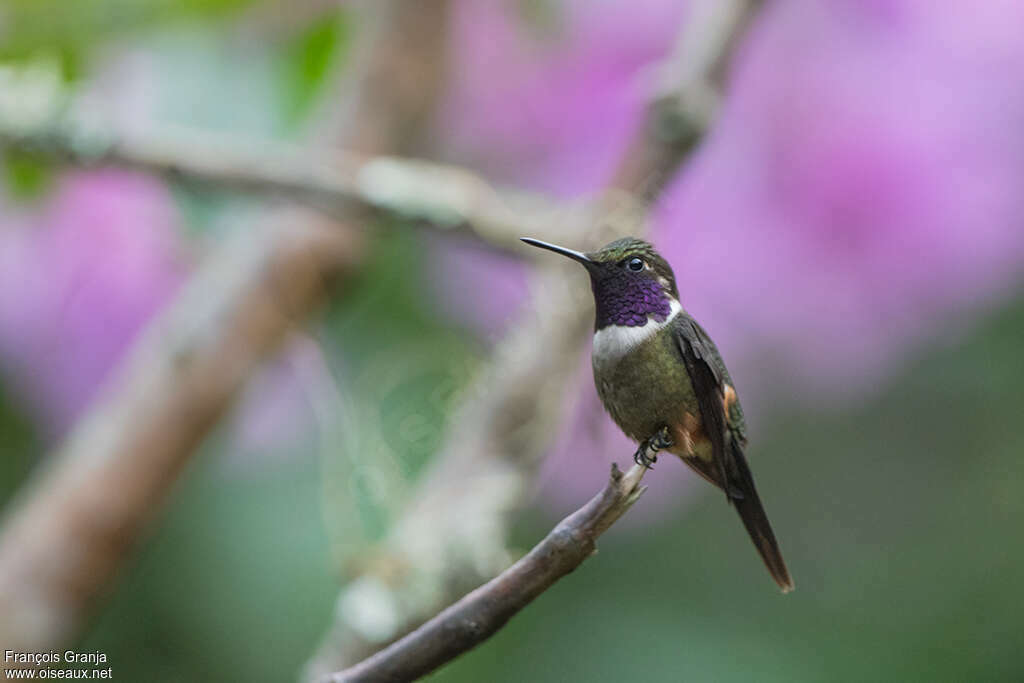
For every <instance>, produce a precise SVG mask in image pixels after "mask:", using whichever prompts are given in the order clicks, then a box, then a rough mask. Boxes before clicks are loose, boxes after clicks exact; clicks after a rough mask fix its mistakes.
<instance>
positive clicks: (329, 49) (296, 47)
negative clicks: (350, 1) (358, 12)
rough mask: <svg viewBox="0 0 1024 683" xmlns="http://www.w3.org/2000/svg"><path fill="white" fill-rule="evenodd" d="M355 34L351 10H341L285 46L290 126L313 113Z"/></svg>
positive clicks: (285, 87)
mask: <svg viewBox="0 0 1024 683" xmlns="http://www.w3.org/2000/svg"><path fill="white" fill-rule="evenodd" d="M351 34H352V22H351V19H350V17H349V14H348V12H346V11H344V10H343V9H338V10H336V11H334V12H330V13H328V14H326V15H325V16H323V17H321V18H319V19H317V21H315V22H314V23H313V24H312V25H311V26H309V27H308V28H307V29H306V30H305V31H304V32H302V33H301V34H300V35H299V36H297V37H296V38H294V39H293V40H292V41H291V42H290V43H289V45H288V46H287V47H286V48H285V51H284V59H283V62H282V72H283V73H282V80H283V83H284V89H285V96H284V103H283V104H284V108H285V111H284V117H285V121H286V123H287V124H288V125H290V126H293V127H294V126H295V125H297V124H299V123H301V122H302V120H303V119H304V118H305V117H306V116H307V115H308V114H309V113H310V111H311V109H312V108H313V105H314V104H315V103H316V101H317V98H318V96H319V95H320V93H321V92H322V91H323V88H324V85H325V84H326V83H327V82H329V80H330V79H329V78H328V77H329V76H330V75H332V74H333V73H335V71H336V70H337V67H338V65H339V62H340V61H341V58H342V56H343V55H344V53H345V52H346V50H347V48H348V47H349V43H350V42H351Z"/></svg>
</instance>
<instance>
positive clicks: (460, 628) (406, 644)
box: [323, 464, 646, 683]
mask: <svg viewBox="0 0 1024 683" xmlns="http://www.w3.org/2000/svg"><path fill="white" fill-rule="evenodd" d="M645 471H646V468H644V467H641V466H640V465H634V466H633V467H632V468H631V469H630V470H629V471H628V472H627V473H626V474H625V475H623V474H622V472H620V471H619V468H618V467H617V466H615V465H614V464H613V465H612V472H611V477H610V478H609V480H608V483H607V484H606V485H605V487H604V489H603V490H602V491H601V492H600V493H598V494H597V495H596V496H594V497H593V498H591V499H590V502H588V503H587V504H586V505H584V506H583V507H582V508H580V509H579V510H577V511H576V512H574V513H572V514H571V515H569V516H568V517H566V518H565V519H563V520H562V521H561V522H559V524H558V525H557V526H556V527H555V528H554V529H553V530H552V531H551V532H550V533H549V534H548V535H547V536H545V537H544V539H543V540H542V541H541V542H540V543H538V544H537V545H536V546H534V548H533V549H532V550H531V551H530V552H529V553H527V554H526V555H525V556H524V557H523V558H522V559H520V560H519V561H518V562H516V563H515V564H513V565H512V566H511V567H509V568H508V569H506V570H505V571H504V572H502V573H501V574H500V575H498V576H497V577H495V578H494V579H491V580H490V581H488V582H487V583H486V584H484V585H483V586H480V587H479V588H477V589H476V590H474V591H472V592H471V593H469V594H468V595H466V596H465V597H463V598H462V599H461V600H459V601H458V602H456V603H455V604H454V605H451V606H450V607H448V608H447V609H445V610H444V611H442V612H441V613H439V614H438V615H437V616H435V617H434V618H433V619H431V620H430V621H428V622H426V623H425V624H423V625H422V626H420V627H419V628H418V629H416V630H415V631H413V632H412V633H410V634H408V635H407V636H405V637H404V638H401V639H400V640H398V641H396V642H394V643H392V644H391V645H389V646H388V647H386V648H384V649H383V650H381V651H380V652H377V653H376V654H374V655H372V656H371V657H369V658H367V659H365V660H363V661H362V662H360V663H359V664H356V665H355V666H352V667H350V668H348V669H345V670H344V671H341V672H339V673H336V674H332V675H329V676H326V677H324V679H323V681H324V683H357V682H358V683H371V682H377V681H380V682H390V681H411V680H415V679H417V678H419V677H421V676H424V675H426V674H428V673H430V672H431V671H433V670H435V669H437V668H438V667H439V666H441V665H443V664H445V663H446V662H449V661H451V660H453V659H455V658H456V657H458V656H459V655H461V654H462V653H464V652H467V651H468V650H471V649H472V648H474V647H476V646H477V645H479V644H480V643H482V642H483V641H485V640H487V639H488V638H490V637H491V636H493V635H494V634H495V633H497V632H498V630H500V629H501V628H502V627H503V626H504V625H505V624H506V623H507V622H508V620H509V619H511V618H512V617H513V616H514V615H515V614H516V613H517V612H519V611H520V610H521V609H523V608H524V607H526V605H528V604H530V603H531V602H533V600H534V599H536V598H537V597H538V596H540V594H541V593H543V592H544V591H546V590H547V589H548V588H550V587H551V586H553V585H554V584H555V582H556V581H558V580H559V579H561V578H562V577H563V576H565V575H566V574H569V573H570V572H572V571H573V570H575V569H576V568H577V567H578V566H580V565H581V564H582V563H583V561H584V560H586V559H587V558H588V557H590V556H591V555H593V554H594V551H595V550H596V549H597V538H598V537H599V536H600V535H601V534H603V533H604V532H605V531H606V530H607V529H608V528H609V527H610V526H611V525H612V524H614V523H615V522H616V520H618V519H619V517H621V516H622V515H623V514H624V513H625V512H626V510H628V509H629V508H630V506H632V505H633V503H635V502H636V500H637V499H638V498H639V497H640V496H641V495H642V494H643V492H644V491H645V490H646V487H643V486H640V480H641V479H642V478H643V476H644V473H645Z"/></svg>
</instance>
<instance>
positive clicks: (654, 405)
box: [594, 334, 700, 442]
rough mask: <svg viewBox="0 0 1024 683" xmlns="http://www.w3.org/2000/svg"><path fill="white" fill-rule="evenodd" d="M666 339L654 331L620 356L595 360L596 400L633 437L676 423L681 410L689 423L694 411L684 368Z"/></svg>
mask: <svg viewBox="0 0 1024 683" xmlns="http://www.w3.org/2000/svg"><path fill="white" fill-rule="evenodd" d="M671 343H672V340H671V339H666V338H665V335H661V334H658V335H655V336H653V337H652V338H650V339H648V340H646V341H644V342H643V343H642V344H640V345H638V346H637V347H635V348H634V349H632V350H631V351H629V352H628V353H626V354H624V355H623V356H622V357H621V358H618V359H613V360H608V359H604V360H602V361H599V360H597V359H596V358H595V361H594V383H595V384H596V385H597V393H598V395H599V396H600V397H601V402H602V403H604V407H605V409H606V410H607V411H608V413H609V414H610V415H611V417H612V419H613V420H614V421H615V423H616V424H617V425H618V426H619V428H620V429H621V430H622V431H623V432H624V433H625V434H626V436H628V437H629V438H631V439H633V440H634V441H637V442H640V441H644V440H646V439H648V438H650V437H651V436H653V435H654V434H656V433H657V432H658V431H659V430H660V429H661V428H662V427H666V426H667V427H669V428H670V430H671V429H673V428H674V427H678V426H680V425H682V423H683V422H684V420H686V419H687V418H686V416H687V414H689V415H690V416H691V422H692V419H693V416H699V415H700V412H699V409H698V406H697V399H696V396H695V394H694V392H693V386H692V385H691V383H690V377H689V375H688V374H687V372H686V366H685V365H684V364H683V361H682V358H680V357H679V354H678V352H676V351H675V349H674V348H673V347H672V346H670V344H671ZM695 428H699V417H698V418H697V424H696V425H695Z"/></svg>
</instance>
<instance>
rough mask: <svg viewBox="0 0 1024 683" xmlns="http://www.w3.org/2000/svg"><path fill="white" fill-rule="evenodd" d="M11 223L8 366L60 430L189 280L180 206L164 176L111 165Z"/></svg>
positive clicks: (8, 219)
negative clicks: (154, 176) (112, 168)
mask: <svg viewBox="0 0 1024 683" xmlns="http://www.w3.org/2000/svg"><path fill="white" fill-rule="evenodd" d="M3 223H4V224H3V225H2V226H0V369H2V370H3V372H4V374H5V375H7V376H8V377H9V378H10V380H11V381H13V383H14V385H15V386H16V387H17V388H18V390H19V393H20V394H21V395H22V397H23V398H25V399H26V400H27V401H28V403H29V405H30V407H31V409H32V410H33V412H35V414H36V415H37V416H38V417H39V420H40V422H41V424H42V426H43V428H44V430H46V431H48V432H49V433H50V434H51V435H53V436H56V435H58V434H60V433H62V432H63V431H64V430H66V429H67V427H68V426H69V425H70V424H71V423H72V422H73V421H74V419H75V417H76V416H77V415H78V414H79V412H80V411H81V409H82V408H83V407H84V406H85V405H86V404H87V403H88V402H89V400H90V399H91V398H92V397H93V396H94V395H95V393H96V391H97V389H98V386H99V384H100V382H101V381H102V380H103V379H104V378H105V377H106V376H107V375H108V373H109V371H110V370H111V368H112V367H113V366H114V364H115V363H116V362H117V361H118V360H119V359H120V357H121V355H122V354H123V352H124V351H125V349H126V348H127V346H128V345H129V344H130V343H131V341H132V339H133V338H134V336H135V334H136V333H137V332H138V331H139V330H140V329H141V327H142V326H143V325H144V323H145V322H146V321H147V320H148V319H149V318H150V317H151V316H152V315H153V314H154V312H156V311H157V310H159V308H160V307H161V306H162V305H163V303H164V302H165V301H167V299H168V297H169V296H170V295H171V294H172V293H173V292H174V290H175V289H176V287H177V286H178V284H179V282H180V281H181V277H182V274H183V270H184V269H183V266H182V263H181V260H180V259H179V256H180V245H179V243H178V239H177V224H178V218H177V212H176V211H175V208H174V205H173V202H172V199H171V197H170V195H169V194H168V193H167V191H166V190H165V189H164V187H163V186H162V185H161V184H160V183H159V182H157V181H155V180H151V179H149V178H146V177H144V176H140V175H138V174H135V173H129V172H123V171H106V170H104V171H91V172H87V173H73V174H69V175H67V176H66V177H64V178H63V179H62V181H61V183H60V186H59V188H58V189H57V190H56V192H55V193H54V194H53V196H52V198H51V199H50V200H49V201H48V202H47V204H46V205H45V206H43V207H41V208H40V209H39V210H38V211H34V212H29V213H24V214H22V215H18V214H17V213H16V212H15V210H13V209H12V208H11V207H7V208H6V209H5V211H4V217H3Z"/></svg>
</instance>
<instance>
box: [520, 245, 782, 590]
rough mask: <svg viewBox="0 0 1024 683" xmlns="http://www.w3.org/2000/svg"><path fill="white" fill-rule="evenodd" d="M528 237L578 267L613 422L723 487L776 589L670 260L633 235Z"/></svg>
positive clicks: (741, 429) (717, 384)
mask: <svg viewBox="0 0 1024 683" xmlns="http://www.w3.org/2000/svg"><path fill="white" fill-rule="evenodd" d="M521 239H522V241H523V242H526V243H527V244H529V245H532V246H535V247H540V248H541V249H547V250H549V251H553V252H555V253H557V254H561V255H562V256H566V257H568V258H570V259H572V260H574V261H576V262H578V263H580V264H581V265H582V266H583V267H584V268H586V270H587V273H589V274H590V286H591V289H592V290H593V293H594V306H595V316H594V344H593V352H592V364H593V368H594V384H595V385H596V387H597V393H598V395H599V396H600V398H601V403H603V404H604V407H605V410H607V411H608V413H609V414H610V415H611V417H612V420H614V421H615V424H617V425H618V426H619V428H620V429H621V430H622V431H623V432H624V433H625V434H626V436H628V437H629V438H630V439H632V440H633V441H635V442H636V443H637V444H638V448H637V451H636V453H635V454H634V456H633V459H634V461H635V462H636V463H637V464H639V465H644V466H645V467H650V466H651V465H652V464H653V463H654V462H656V461H657V454H658V451H662V450H664V451H666V452H668V453H672V454H674V455H676V456H678V457H679V458H680V459H681V460H682V461H683V462H684V463H686V464H687V465H689V466H690V467H691V468H692V469H693V470H694V471H695V472H697V474H699V475H700V476H701V477H703V478H704V479H706V480H707V481H709V482H710V483H712V484H714V485H715V486H717V487H718V488H720V489H722V491H724V492H725V496H726V500H727V501H728V502H729V503H730V504H731V505H732V506H733V507H734V508H735V509H736V512H738V513H739V516H740V519H741V520H742V521H743V526H745V527H746V529H747V533H748V534H750V538H751V540H752V541H753V542H754V546H755V547H756V548H757V551H758V553H759V554H760V555H761V558H762V559H763V560H764V563H765V565H766V566H767V567H768V571H769V573H770V574H771V575H772V578H773V579H775V582H776V583H777V584H778V585H779V587H780V588H781V589H782V592H783V593H788V592H789V591H791V590H793V579H792V578H790V575H789V570H788V569H786V563H785V562H784V561H783V559H782V553H781V552H780V551H779V544H778V542H777V541H776V540H775V534H774V533H773V532H772V527H771V524H770V523H769V522H768V517H767V515H766V514H765V511H764V506H763V505H762V504H761V499H760V497H759V496H758V495H757V489H756V488H755V487H754V478H753V475H752V474H751V472H750V467H749V466H748V465H747V459H746V456H745V455H744V449H745V448H746V445H747V428H746V424H745V422H744V419H743V408H742V407H740V402H739V398H738V397H737V395H736V388H735V385H734V384H733V381H732V378H731V377H730V376H729V371H728V370H727V369H726V367H725V363H724V361H723V360H722V356H721V354H720V353H719V352H718V348H717V347H716V346H715V343H714V342H713V341H711V337H709V336H708V333H707V332H705V331H704V328H702V327H701V326H700V325H699V324H698V323H697V321H696V320H694V319H693V317H692V316H690V314H689V313H687V312H686V311H685V310H684V309H683V307H682V305H681V304H680V303H679V290H678V288H677V286H676V279H675V275H674V274H673V272H672V267H671V266H670V265H669V264H668V262H667V261H666V260H665V259H664V258H663V257H662V256H661V254H659V253H658V252H657V251H656V250H655V249H654V247H653V246H652V245H651V244H650V243H649V242H645V241H644V240H641V239H637V238H635V237H624V238H622V239H618V240H615V241H614V242H611V243H609V244H607V245H605V246H604V247H602V248H601V249H598V250H597V251H594V252H588V253H583V252H580V251H575V250H573V249H567V248H565V247H560V246H558V245H555V244H549V243H547V242H542V241H540V240H536V239H532V238H529V237H523V238H521Z"/></svg>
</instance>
